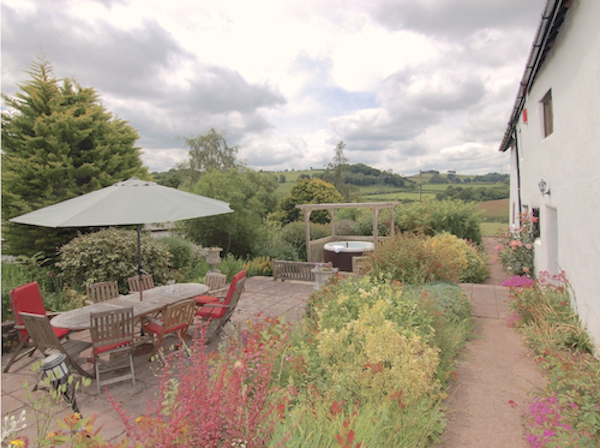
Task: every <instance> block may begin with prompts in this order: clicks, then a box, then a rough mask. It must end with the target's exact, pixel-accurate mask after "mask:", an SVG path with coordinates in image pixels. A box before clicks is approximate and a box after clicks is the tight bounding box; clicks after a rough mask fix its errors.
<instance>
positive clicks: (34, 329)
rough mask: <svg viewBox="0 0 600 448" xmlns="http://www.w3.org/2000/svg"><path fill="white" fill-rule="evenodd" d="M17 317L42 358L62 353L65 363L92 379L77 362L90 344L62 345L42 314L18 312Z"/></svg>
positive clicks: (66, 343) (68, 342) (67, 342)
mask: <svg viewBox="0 0 600 448" xmlns="http://www.w3.org/2000/svg"><path fill="white" fill-rule="evenodd" d="M19 316H20V317H21V320H22V322H23V325H25V328H26V329H27V333H28V334H29V337H30V338H31V340H32V342H33V344H34V345H35V347H36V348H37V349H38V350H39V351H40V352H41V353H42V355H44V356H48V355H51V354H53V353H64V354H65V356H66V357H67V359H66V361H67V363H68V364H70V365H71V367H73V368H74V369H75V370H76V371H77V372H78V373H79V374H80V375H82V376H85V377H87V378H94V375H93V374H91V373H89V372H87V371H86V370H84V369H83V367H81V366H80V365H79V363H78V362H77V358H78V357H79V354H80V353H81V352H82V351H84V350H86V349H88V348H90V347H91V346H92V344H91V343H89V342H85V341H76V340H69V341H65V342H64V343H62V342H61V341H60V340H59V339H58V336H56V333H55V332H54V329H53V328H52V325H50V321H48V318H47V317H46V316H44V315H42V314H33V313H25V312H20V313H19Z"/></svg>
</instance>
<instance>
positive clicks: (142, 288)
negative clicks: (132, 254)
mask: <svg viewBox="0 0 600 448" xmlns="http://www.w3.org/2000/svg"><path fill="white" fill-rule="evenodd" d="M140 227H141V224H138V226H137V237H138V276H139V279H138V280H139V284H138V289H139V290H140V302H141V301H142V299H143V290H144V287H143V283H142V240H141V238H140Z"/></svg>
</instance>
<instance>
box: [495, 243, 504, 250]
mask: <svg viewBox="0 0 600 448" xmlns="http://www.w3.org/2000/svg"><path fill="white" fill-rule="evenodd" d="M503 247H504V246H503V245H502V244H498V245H497V246H496V247H495V249H496V250H502V248H503Z"/></svg>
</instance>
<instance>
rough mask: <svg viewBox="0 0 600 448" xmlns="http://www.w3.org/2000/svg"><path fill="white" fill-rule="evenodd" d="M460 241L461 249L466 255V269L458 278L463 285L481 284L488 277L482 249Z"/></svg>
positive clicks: (488, 273)
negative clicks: (461, 243)
mask: <svg viewBox="0 0 600 448" xmlns="http://www.w3.org/2000/svg"><path fill="white" fill-rule="evenodd" d="M460 241H462V242H463V243H464V244H463V248H464V250H465V251H466V254H467V269H466V270H465V272H463V274H462V275H461V277H460V280H461V281H462V282H465V283H481V282H482V281H484V280H485V279H486V278H488V277H489V275H490V268H489V267H488V265H487V263H486V259H485V256H484V255H483V249H482V248H479V247H477V246H475V245H473V244H469V243H467V242H466V241H465V240H460Z"/></svg>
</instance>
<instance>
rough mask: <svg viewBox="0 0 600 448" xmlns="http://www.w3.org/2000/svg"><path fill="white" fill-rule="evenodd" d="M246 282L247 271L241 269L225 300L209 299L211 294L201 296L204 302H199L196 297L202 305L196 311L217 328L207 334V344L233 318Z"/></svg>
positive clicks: (234, 278)
mask: <svg viewBox="0 0 600 448" xmlns="http://www.w3.org/2000/svg"><path fill="white" fill-rule="evenodd" d="M245 282H246V271H241V272H238V273H237V274H235V276H234V277H233V280H232V281H231V284H230V285H229V291H228V292H227V296H226V297H225V300H223V301H221V300H220V298H219V297H216V296H215V297H212V300H208V297H209V296H199V297H202V298H203V299H202V302H204V303H201V302H198V297H196V302H197V303H200V304H201V305H202V306H201V308H200V309H199V310H198V312H197V313H196V315H197V316H198V317H200V318H201V319H202V320H203V321H205V322H207V323H208V324H212V325H213V326H214V327H215V328H213V329H212V330H209V331H208V332H207V334H206V336H205V337H206V341H205V342H206V344H209V343H210V342H211V341H212V340H213V339H214V338H215V337H216V336H217V335H218V334H219V333H220V332H221V330H222V329H223V328H225V325H227V322H229V320H230V319H231V316H232V315H233V312H234V311H235V307H236V306H237V304H238V301H239V300H240V297H241V295H242V292H243V291H244V283H245Z"/></svg>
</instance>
